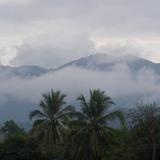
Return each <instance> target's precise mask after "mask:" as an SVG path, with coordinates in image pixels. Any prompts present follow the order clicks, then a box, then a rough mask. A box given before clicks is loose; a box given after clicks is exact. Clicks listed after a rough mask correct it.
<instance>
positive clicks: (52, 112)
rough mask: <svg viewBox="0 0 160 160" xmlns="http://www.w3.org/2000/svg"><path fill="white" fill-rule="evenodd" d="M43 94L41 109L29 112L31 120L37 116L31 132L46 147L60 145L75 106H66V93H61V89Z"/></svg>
mask: <svg viewBox="0 0 160 160" xmlns="http://www.w3.org/2000/svg"><path fill="white" fill-rule="evenodd" d="M42 96H43V100H41V101H40V104H39V106H40V107H41V110H34V111H32V112H30V114H29V118H30V120H31V119H32V118H36V120H35V121H34V122H33V127H32V129H31V130H30V134H31V135H34V136H35V137H36V138H37V140H38V142H39V143H40V144H43V145H44V146H45V147H46V148H48V147H50V146H59V145H60V142H61V137H62V136H64V135H65V134H66V131H67V130H66V129H67V128H66V127H65V124H66V122H67V121H68V120H69V116H70V114H71V112H72V111H73V107H72V106H66V107H64V105H65V104H66V102H65V100H64V99H65V97H66V95H65V94H61V92H60V91H53V90H51V93H48V94H42Z"/></svg>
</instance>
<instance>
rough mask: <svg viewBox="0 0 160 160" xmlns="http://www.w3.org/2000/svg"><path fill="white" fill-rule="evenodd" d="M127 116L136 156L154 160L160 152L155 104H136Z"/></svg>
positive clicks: (159, 110) (159, 124)
mask: <svg viewBox="0 0 160 160" xmlns="http://www.w3.org/2000/svg"><path fill="white" fill-rule="evenodd" d="M128 116H129V117H130V119H131V129H130V136H131V137H132V142H133V146H134V147H135V148H137V150H136V152H137V155H138V156H139V157H140V158H141V159H146V160H149V159H152V160H156V156H157V153H156V152H159V151H160V150H159V147H158V146H159V145H160V108H159V107H157V106H156V103H152V104H147V105H143V104H142V103H137V104H136V108H133V109H131V110H130V112H129V114H128Z"/></svg>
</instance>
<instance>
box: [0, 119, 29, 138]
mask: <svg viewBox="0 0 160 160" xmlns="http://www.w3.org/2000/svg"><path fill="white" fill-rule="evenodd" d="M0 133H1V134H3V135H5V137H9V136H13V135H19V136H26V135H27V133H26V132H25V131H24V129H23V128H20V127H19V126H18V125H17V124H16V123H15V122H14V121H13V120H12V119H11V120H9V121H6V122H5V123H4V125H3V126H2V127H1V128H0Z"/></svg>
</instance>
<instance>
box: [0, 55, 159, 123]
mask: <svg viewBox="0 0 160 160" xmlns="http://www.w3.org/2000/svg"><path fill="white" fill-rule="evenodd" d="M0 74H1V77H0V88H1V90H0V122H4V121H6V120H8V119H14V120H15V121H17V122H28V121H29V118H28V114H29V112H30V111H32V110H34V109H37V107H38V105H39V102H40V100H41V98H42V94H43V93H49V92H50V91H51V89H53V90H60V91H61V92H62V93H66V94H67V95H68V97H67V98H66V101H67V103H68V104H72V105H75V106H76V107H77V108H78V107H79V104H78V103H77V101H76V98H77V97H78V96H79V95H80V94H81V93H83V94H84V95H86V96H88V91H89V90H90V89H97V88H100V89H101V90H104V91H105V92H106V93H107V94H108V95H109V96H110V97H111V98H112V99H113V100H114V102H115V103H116V106H115V107H119V108H129V107H134V105H135V103H136V102H137V101H138V102H141V101H142V102H143V103H149V102H153V101H156V102H157V104H160V103H159V96H160V64H158V63H153V62H151V61H149V60H146V59H142V58H139V57H136V56H133V55H121V56H111V55H107V54H102V53H97V54H93V55H90V56H87V57H82V58H80V59H76V60H75V61H71V62H68V63H66V64H64V65H62V66H59V67H57V68H56V69H55V68H54V69H52V68H51V69H44V68H40V67H38V66H21V67H8V66H1V67H0Z"/></svg>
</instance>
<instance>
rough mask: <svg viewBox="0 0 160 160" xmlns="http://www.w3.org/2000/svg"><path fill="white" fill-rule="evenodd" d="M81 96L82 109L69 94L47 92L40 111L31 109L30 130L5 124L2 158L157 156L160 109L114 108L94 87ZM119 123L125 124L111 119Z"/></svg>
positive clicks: (125, 159)
mask: <svg viewBox="0 0 160 160" xmlns="http://www.w3.org/2000/svg"><path fill="white" fill-rule="evenodd" d="M89 93H90V96H89V98H88V99H86V97H85V96H84V95H83V94H81V95H80V96H79V97H77V101H79V103H80V109H77V108H76V106H72V105H68V104H66V101H65V98H66V97H67V95H66V94H63V93H61V92H60V91H54V90H51V92H49V93H44V94H42V100H41V101H40V103H39V107H40V108H39V109H37V110H33V111H31V112H30V113H29V119H30V120H33V126H32V128H31V129H30V131H29V132H28V133H26V132H25V131H24V129H23V128H20V127H19V126H18V125H17V124H16V123H15V122H14V121H13V120H9V121H6V122H5V123H4V125H3V126H2V127H1V128H0V132H1V133H2V134H3V135H4V136H5V138H4V140H1V142H0V159H2V160H10V159H13V160H19V159H20V160H30V159H33V160H34V159H35V160H50V159H55V160H143V159H145V160H158V159H159V158H160V152H159V151H160V108H159V107H158V106H157V105H156V103H155V102H153V103H151V104H143V103H142V102H141V103H136V104H135V107H133V108H131V109H128V110H127V111H122V110H119V109H118V107H116V108H117V110H113V109H112V108H113V106H114V105H115V103H114V102H113V100H112V99H111V97H109V96H108V95H107V94H106V93H105V91H102V90H100V89H94V90H90V92H89ZM115 120H116V121H119V122H120V124H121V125H120V126H119V127H118V128H117V127H114V126H112V125H110V124H109V123H110V122H112V121H115Z"/></svg>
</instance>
